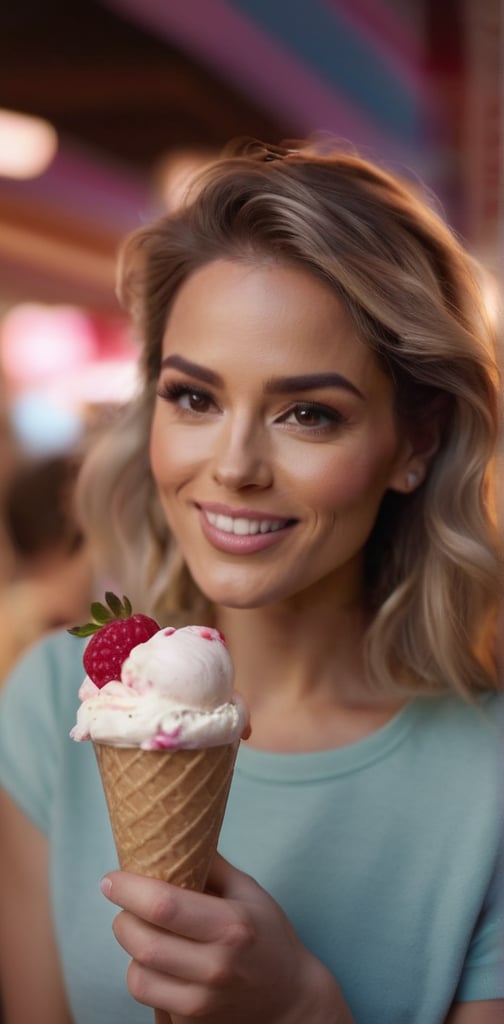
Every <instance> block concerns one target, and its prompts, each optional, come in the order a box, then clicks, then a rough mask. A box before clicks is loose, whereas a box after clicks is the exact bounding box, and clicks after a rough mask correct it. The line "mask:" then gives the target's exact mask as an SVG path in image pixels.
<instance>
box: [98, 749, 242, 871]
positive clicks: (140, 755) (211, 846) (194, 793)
mask: <svg viewBox="0 0 504 1024" xmlns="http://www.w3.org/2000/svg"><path fill="white" fill-rule="evenodd" d="M94 749H95V753H96V757H97V760H98V766H99V769H100V774H101V778H102V782H103V788H104V790H105V796H106V800H107V805H108V810H109V816H110V822H111V825H112V832H113V835H114V840H115V844H116V848H117V854H118V857H119V864H120V866H121V868H122V869H123V871H132V872H133V873H134V874H141V875H148V876H150V877H152V878H161V879H163V881H166V882H172V883H173V884H174V885H180V886H182V887H183V888H186V889H195V890H199V891H203V889H204V888H205V883H206V879H207V874H208V871H209V868H210V863H211V860H212V857H213V854H214V852H215V850H216V848H217V842H218V838H219V832H220V828H221V825H222V819H223V817H224V811H225V808H226V801H227V796H228V792H229V786H230V784H231V777H232V774H233V766H234V760H235V756H236V746H234V745H227V746H222V747H209V748H207V749H206V750H180V749H179V750H140V749H139V748H138V747H135V748H130V747H112V746H107V745H106V744H101V743H95V744H94Z"/></svg>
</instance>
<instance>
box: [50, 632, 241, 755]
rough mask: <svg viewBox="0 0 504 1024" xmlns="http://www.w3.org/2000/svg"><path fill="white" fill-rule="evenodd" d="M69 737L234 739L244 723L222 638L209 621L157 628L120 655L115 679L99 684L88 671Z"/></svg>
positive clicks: (175, 742) (207, 743)
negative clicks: (142, 641) (148, 636)
mask: <svg viewBox="0 0 504 1024" xmlns="http://www.w3.org/2000/svg"><path fill="white" fill-rule="evenodd" d="M79 697H80V699H81V706H80V708H79V710H78V713H77V723H76V725H75V726H74V728H73V729H72V731H71V734H70V735H71V737H72V739H74V740H77V741H80V740H89V739H91V740H93V741H94V742H96V743H107V744H110V745H112V746H118V747H141V749H142V750H159V749H165V748H179V747H183V748H186V749H194V748H200V747H215V746H221V745H223V744H228V743H236V742H237V741H238V740H239V738H240V736H241V735H242V733H243V731H244V729H245V726H246V723H247V711H246V708H245V705H244V703H243V701H242V700H241V698H240V697H239V696H238V695H237V694H233V665H232V661H231V658H230V655H229V651H228V649H227V647H226V644H225V641H224V638H223V636H222V634H221V633H219V631H218V630H216V629H211V628H210V627H207V626H186V627H183V628H182V629H173V628H172V627H171V626H169V627H166V628H164V629H160V630H159V631H158V632H157V633H154V635H153V636H151V637H150V639H149V640H147V641H145V642H144V643H140V644H137V645H136V646H135V647H134V648H133V649H132V650H131V652H130V654H129V655H128V657H127V658H126V659H125V661H124V662H123V665H122V669H121V678H120V679H119V680H111V681H110V682H108V683H106V684H105V686H102V687H101V688H99V687H97V686H96V685H95V684H94V683H93V682H92V680H91V679H89V677H88V676H86V678H85V680H84V682H83V684H82V686H81V688H80V691H79Z"/></svg>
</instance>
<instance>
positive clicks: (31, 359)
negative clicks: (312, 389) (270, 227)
mask: <svg viewBox="0 0 504 1024" xmlns="http://www.w3.org/2000/svg"><path fill="white" fill-rule="evenodd" d="M503 49H504V27H503V15H502V5H501V2H500V0H442V2H440V0H72V3H66V2H58V0H43V2H41V0H31V2H30V0H16V2H15V3H12V4H3V5H2V7H1V9H0V108H1V109H0V467H1V470H0V488H1V490H2V494H3V495H4V505H5V507H6V509H7V510H8V514H6V515H5V516H4V517H3V522H4V526H3V529H4V533H5V538H4V543H3V544H2V545H1V546H0V548H1V551H2V552H3V554H2V555H1V558H0V582H1V581H4V580H5V581H7V583H8V584H9V585H11V584H12V585H15V586H16V587H17V589H18V590H19V588H20V586H21V584H22V585H23V586H25V584H26V580H27V578H28V577H29V578H30V580H33V576H34V575H35V577H36V579H37V580H39V577H40V576H42V577H43V578H44V579H45V577H44V573H45V572H46V570H47V566H48V565H49V566H50V567H51V568H50V571H51V572H52V571H53V562H54V555H55V551H56V549H57V548H58V544H57V543H56V541H55V538H54V536H51V535H50V534H51V531H50V530H49V529H46V532H45V533H44V532H43V530H42V522H43V515H42V509H43V507H44V503H46V504H47V505H48V507H49V509H51V508H55V502H60V504H61V503H63V504H61V509H63V510H67V509H68V508H69V503H68V497H69V493H70V491H71V481H72V479H73V474H74V470H75V463H76V461H77V462H78V460H79V457H80V452H81V446H82V443H83V439H85V438H86V437H88V436H89V434H90V432H91V433H92V431H93V430H94V429H99V426H100V424H101V423H102V422H103V421H104V419H105V420H106V418H107V416H108V414H109V412H110V410H112V409H114V408H115V406H116V405H117V404H118V403H121V402H122V401H124V400H127V398H128V396H129V395H130V394H131V391H132V388H133V387H134V384H135V360H136V351H135V348H134V345H133V343H132V340H131V338H130V336H129V332H128V325H127V323H125V321H124V318H123V316H122V314H121V311H120V310H119V308H118V305H117V302H116V299H115V294H114V267H115V257H116V252H117V248H118V245H119V242H120V240H121V239H122V238H123V236H124V235H125V234H126V233H127V232H128V231H130V230H131V229H133V228H135V227H137V226H139V225H141V224H143V223H145V222H146V221H148V220H149V219H151V218H152V217H154V216H156V215H157V214H158V213H159V212H161V211H162V210H163V209H165V208H169V207H170V206H171V205H173V204H174V203H176V201H177V195H178V194H179V191H180V187H181V183H183V181H184V176H186V175H187V174H188V173H191V171H192V170H194V168H196V167H197V166H198V165H200V164H201V163H204V162H205V161H208V160H211V159H212V157H213V156H214V155H216V154H217V153H218V152H219V149H220V148H221V147H222V145H223V144H224V143H226V142H227V141H228V140H229V139H230V138H232V137H233V136H240V135H248V136H255V137H258V138H261V139H263V140H265V141H269V142H278V141H280V140H282V139H285V138H299V137H302V136H305V135H306V134H308V133H311V132H319V131H327V132H330V133H332V134H334V135H335V136H336V137H338V138H341V139H343V140H345V141H346V142H350V143H352V144H354V145H355V146H356V147H357V148H358V149H359V150H360V151H361V152H362V153H363V154H364V155H366V156H369V157H371V158H374V159H377V160H378V161H380V162H381V163H382V164H383V165H385V166H387V167H390V168H391V169H393V170H396V171H400V172H402V173H405V174H407V175H408V176H410V177H411V178H412V179H413V180H416V181H421V182H423V183H424V184H425V185H426V186H427V187H428V188H429V189H431V190H432V191H433V192H434V193H435V194H436V195H437V196H438V197H439V200H440V201H441V204H442V207H443V210H444V213H445V216H446V218H447V220H448V221H449V222H450V223H451V224H452V226H453V227H454V228H455V229H456V230H457V231H458V232H459V234H460V235H461V236H462V238H463V240H464V241H465V242H466V243H467V244H468V245H469V247H470V248H471V249H472V251H473V252H474V253H475V255H477V256H478V257H479V258H480V259H481V260H482V261H483V263H484V265H485V266H486V267H487V268H488V270H489V272H490V273H491V274H492V275H494V277H495V278H497V279H498V277H499V273H500V271H501V270H502V263H503V252H504V241H503V226H502V225H503V219H504V218H503V209H502V198H501V195H502V191H503V184H504V180H503V134H504V133H503V131H502V127H503V110H502V107H503V96H504V93H503V89H502V77H503V76H502V66H503ZM19 115H22V116H21V117H19ZM488 301H489V304H491V305H492V308H494V309H496V305H495V304H496V290H495V289H493V288H492V287H491V286H490V285H489V291H488ZM55 465H56V466H57V469H56V470H55ZM58 473H59V476H58ZM51 474H52V476H51ZM61 495H63V497H61ZM9 502H10V504H9ZM65 503H66V504H65ZM20 509H22V510H23V512H24V513H26V510H27V509H30V510H31V513H32V521H31V525H30V524H29V526H30V529H31V530H32V534H33V536H32V537H31V540H30V542H29V544H28V549H27V547H26V532H25V534H24V540H23V539H22V536H23V535H22V536H21V539H20V533H19V520H20V517H21V512H20ZM61 514H62V515H63V511H62V512H61ZM65 515H66V511H65ZM21 518H22V517H21ZM25 518H26V516H25ZM48 519H49V520H51V516H50V515H49V517H48ZM65 522H66V520H65ZM67 525H68V524H67ZM24 528H25V531H26V523H25V525H24ZM65 530H66V526H65V528H64V529H63V527H61V528H60V529H59V531H58V537H59V538H61V537H62V536H65V537H66V540H65V545H64V546H63V548H61V545H60V548H61V550H58V558H59V557H60V556H61V558H63V560H64V563H65V565H66V561H67V556H68V554H69V553H72V552H73V554H75V553H76V552H77V553H78V552H79V550H80V546H79V545H80V542H79V540H78V538H77V540H76V537H75V533H74V532H72V531H73V525H72V524H71V523H70V524H69V525H68V531H69V532H68V536H67V534H66V533H65ZM21 534H22V531H21ZM30 545H31V547H30ZM37 545H38V547H37ZM76 545H77V546H76ZM30 552H31V553H30ZM34 552H37V553H36V555H35V554H34ZM37 559H38V561H37ZM79 566H80V568H79V570H78V571H79V572H81V573H82V565H81V563H80V562H79ZM83 579H84V582H83V583H82V593H83V594H85V597H86V601H87V589H86V588H88V587H89V579H88V577H83ZM80 580H81V577H80V576H79V581H80ZM72 581H73V582H72ZM61 586H62V585H61V583H60V589H61ZM78 587H81V582H79V584H78V586H77V584H76V583H75V580H74V577H73V576H72V577H71V582H70V583H69V584H68V588H69V589H68V593H69V594H70V593H72V594H73V595H74V596H75V595H76V594H77V592H78V593H79V595H80V594H81V590H79V589H78ZM25 589H26V588H25ZM43 595H44V596H43V598H42V601H41V603H42V605H44V606H45V611H50V614H47V615H45V618H44V622H43V623H40V622H39V621H38V620H37V619H36V612H35V611H34V612H33V616H32V617H33V619H34V620H35V621H34V625H33V630H30V633H32V632H36V631H37V630H39V629H40V628H42V625H44V624H47V623H46V619H48V620H49V625H53V624H58V623H59V622H60V621H62V620H64V619H65V618H72V617H74V616H76V615H77V613H78V612H79V610H80V607H77V605H78V602H77V601H76V602H74V604H73V605H72V603H71V602H70V598H69V597H68V599H67V603H66V604H65V602H63V608H59V609H53V608H52V607H50V608H49V605H50V604H51V603H50V602H48V597H47V591H43ZM22 596H23V601H26V593H25V591H23V595H22ZM23 601H21V606H22V607H24V608H25V607H26V604H23ZM9 602H10V604H9V606H10V607H11V608H12V607H14V604H15V602H14V601H13V599H12V593H11V594H10V595H9ZM39 604H40V596H39ZM24 617H25V618H26V614H25V613H24ZM4 633H5V630H4ZM23 642H24V638H23ZM0 670H1V666H0Z"/></svg>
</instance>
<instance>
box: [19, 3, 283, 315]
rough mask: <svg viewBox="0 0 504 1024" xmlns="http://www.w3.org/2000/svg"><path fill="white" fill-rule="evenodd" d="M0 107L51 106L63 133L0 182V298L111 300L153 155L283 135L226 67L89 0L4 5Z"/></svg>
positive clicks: (149, 199)
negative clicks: (41, 171) (49, 149)
mask: <svg viewBox="0 0 504 1024" xmlns="http://www.w3.org/2000/svg"><path fill="white" fill-rule="evenodd" d="M0 106H4V107H7V108H10V109H14V110H19V111H23V112H25V113H31V114H36V115H39V116H42V117H45V118H47V119H48V120H49V121H50V122H51V123H52V124H53V125H54V126H55V127H56V129H57V131H58V134H59V138H60V146H59V153H58V156H57V158H56V161H55V163H54V166H53V167H51V169H50V171H49V172H46V174H45V175H44V176H43V177H42V178H40V179H37V180H35V181H33V182H11V181H8V180H7V179H3V180H0V303H1V302H2V300H3V304H4V305H5V304H6V303H7V304H10V303H12V302H13V301H18V300H20V299H21V300H22V299H27V298H30V299H35V300H42V301H50V302H58V301H66V302H77V303H79V304H83V305H88V306H93V307H97V308H103V309H105V310H109V309H110V310H111V311H114V310H115V305H116V304H115V297H114V266H115V258H116V251H117V246H118V243H119V240H120V238H121V237H122V236H123V235H124V233H125V232H126V231H128V230H130V229H131V228H133V227H135V226H137V223H138V222H139V220H141V219H145V218H146V217H148V216H150V215H151V212H152V210H153V209H154V197H153V194H152V180H153V171H154V168H155V166H156V163H157V161H158V160H159V159H161V158H164V157H165V156H166V155H167V154H168V153H170V152H171V151H173V150H177V149H180V148H197V149H203V150H206V149H212V150H218V149H219V148H220V147H221V146H222V145H223V144H224V143H225V142H226V141H227V140H228V139H229V138H231V137H233V136H235V135H238V134H250V135H254V136H256V137H259V138H265V139H271V140H276V139H278V137H279V135H280V134H282V130H281V128H280V125H279V123H278V122H277V121H276V120H275V118H274V117H272V116H271V115H270V114H269V113H268V112H267V111H266V110H263V109H260V107H259V106H258V105H255V104H254V103H253V102H252V101H251V100H250V99H248V98H247V97H246V96H245V95H244V94H240V92H238V91H237V90H236V88H234V87H233V86H232V85H228V84H227V83H226V82H225V81H224V80H223V78H221V77H219V76H218V75H217V74H214V73H212V71H211V70H208V69H207V68H206V67H205V66H204V65H203V64H202V63H200V62H199V61H197V60H196V59H192V58H191V56H189V55H188V54H187V53H185V52H183V51H181V50H178V49H176V48H175V47H174V46H171V45H170V44H169V42H167V41H166V40H165V39H163V38H159V37H156V34H155V33H154V32H150V31H148V30H144V29H143V28H142V27H141V26H139V25H138V24H135V22H134V21H131V20H129V19H128V18H123V17H121V15H120V13H117V12H115V11H113V10H111V9H110V8H108V7H107V5H106V4H102V3H99V2H95V0H72V2H71V3H65V2H59V0H43V2H40V0H19V2H14V3H12V4H3V5H2V6H1V10H0ZM284 127H286V128H289V125H288V124H287V125H285V126H284Z"/></svg>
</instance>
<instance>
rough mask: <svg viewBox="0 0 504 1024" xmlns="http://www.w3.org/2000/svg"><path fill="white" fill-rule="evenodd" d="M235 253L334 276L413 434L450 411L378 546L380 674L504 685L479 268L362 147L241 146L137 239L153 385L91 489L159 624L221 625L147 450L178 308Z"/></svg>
mask: <svg viewBox="0 0 504 1024" xmlns="http://www.w3.org/2000/svg"><path fill="white" fill-rule="evenodd" d="M220 258H228V259H233V260H237V259H240V260H254V259H259V260H261V259H265V258H266V259H273V260H276V261H278V262H281V263H286V264H291V265H292V264H294V265H297V266H301V267H303V268H305V269H306V270H307V271H309V272H310V273H312V274H314V275H316V276H317V277H318V278H320V279H322V280H323V281H324V282H325V283H326V284H327V285H328V286H329V287H330V288H331V289H332V290H333V292H334V293H335V294H336V295H337V296H338V297H339V299H340V300H342V301H343V302H344V303H345V305H346V307H347V309H348V310H349V312H350V315H351V317H352V318H353V321H354V323H355V326H356V329H357V331H358V335H359V336H360V338H361V339H362V341H363V342H364V343H366V344H367V345H369V347H370V348H371V349H372V350H373V352H374V353H375V354H376V357H377V358H378V360H379V361H380V363H381V365H382V366H383V367H384V368H385V370H386V372H387V373H388V374H389V375H390V377H391V379H392V380H393V383H394V390H395V396H396V408H397V417H398V420H399V422H400V423H403V424H408V423H410V424H411V423H419V422H425V421H427V422H428V421H429V419H430V418H431V417H432V416H433V415H436V416H438V417H439V416H441V419H442V438H441V444H440V447H439V450H438V451H437V454H436V456H435V458H434V460H433V462H432V465H431V468H430V471H429V473H428V475H427V478H426V480H425V481H424V483H423V484H422V485H421V486H420V487H418V489H417V490H416V491H415V492H414V493H412V494H408V495H402V494H396V493H392V492H389V493H387V495H386V496H385V499H384V501H383V504H382V508H381V510H380V513H379V515H378V520H377V522H376V524H375V527H374V530H373V532H372V535H371V537H370V538H369V542H368V545H367V560H366V572H367V584H368V593H369V600H370V607H371V609H372V616H371V626H370V628H369V631H368V635H367V640H366V655H367V662H368V667H369V672H370V677H371V678H372V679H373V680H375V681H376V682H377V683H379V684H380V685H381V686H382V687H383V688H384V689H385V690H387V691H389V692H392V691H394V692H397V690H398V688H399V689H400V690H401V691H404V690H409V691H411V692H417V693H438V692H444V691H447V690H450V689H455V690H457V691H458V692H459V693H460V694H462V695H464V696H465V697H469V696H470V695H471V694H474V693H475V691H478V690H482V689H488V688H493V687H495V686H496V685H497V684H496V675H495V666H494V649H493V647H494V642H495V620H496V611H497V607H498V602H499V599H500V586H501V581H500V576H501V565H500V553H499V548H498V539H497V532H496V526H495V508H494V497H493V467H494V458H495V450H496V443H497V439H498V430H499V419H500V416H499V399H498V395H499V382H498V371H497V366H496V362H495V355H494V352H495V338H494V331H493V328H492V325H491V323H490V322H489V318H488V317H487V314H486V309H485V303H484V301H483V298H482V294H481V290H480V286H479V283H478V270H477V267H476V265H475V264H474V262H473V261H472V260H471V258H470V257H469V256H468V254H467V253H466V252H465V251H464V248H463V247H462V246H461V245H460V244H459V242H458V240H457V239H456V237H455V236H454V234H453V233H452V232H451V231H450V229H449V228H448V227H447V226H446V224H445V223H444V221H443V218H442V216H441V215H440V214H438V213H437V212H436V211H435V209H434V208H433V205H432V203H431V202H430V200H429V199H428V198H424V197H422V196H421V195H420V192H419V190H418V188H417V187H416V186H415V187H412V186H410V185H409V184H407V183H405V182H403V181H402V180H400V179H399V178H398V177H397V176H394V175H392V174H390V173H388V172H386V171H384V170H382V169H381V168H379V167H378V166H375V165H373V164H371V163H369V162H368V161H366V160H363V159H361V158H360V157H358V156H356V155H354V154H352V153H350V154H349V153H341V152H324V153H320V152H319V151H318V149H317V146H313V145H311V144H297V145H296V146H294V147H293V148H289V149H287V148H283V147H268V146H264V145H262V144H260V143H246V144H245V143H241V144H240V145H239V146H238V147H237V148H235V150H234V151H233V152H228V153H227V154H225V155H224V156H223V158H222V159H221V160H219V161H218V162H216V163H215V164H214V165H213V166H212V167H210V168H209V169H207V170H206V171H205V172H204V173H203V175H202V176H201V177H200V178H199V180H198V181H197V184H196V185H195V186H194V187H193V189H192V192H191V193H190V194H189V195H188V197H187V200H186V202H185V203H184V204H183V205H182V206H181V207H180V208H179V209H178V210H177V211H176V212H175V213H174V214H172V215H170V216H166V217H164V218H162V219H160V220H159V221H158V222H157V223H154V224H152V225H149V226H147V227H143V228H141V229H140V230H138V231H136V232H135V233H133V235H131V236H130V237H129V238H128V239H127V240H126V242H125V245H124V248H123V250H122V254H121V258H120V262H119V296H120V299H121V301H122V302H123V304H124V306H125V308H126V309H127V310H128V311H129V313H130V315H131V317H132V321H133V324H134V327H135V331H136V334H137V337H138V340H139V342H140V344H141V360H140V366H141V373H142V387H141V392H140V393H139V394H138V396H137V397H136V398H135V399H134V400H133V401H131V403H129V404H128V406H126V407H125V408H124V410H123V411H122V413H121V415H120V417H119V419H118V421H117V422H116V423H115V424H114V426H113V428H112V429H111V430H110V431H109V432H108V433H107V434H106V435H105V436H104V437H103V438H102V439H101V440H100V442H99V443H98V444H97V445H96V446H95V447H94V449H93V450H92V451H91V453H90V455H89V457H88V459H87V461H86V463H85V466H84V470H83V473H82V475H81V481H80V487H79V494H80V506H81V510H82V518H83V522H84V527H85V529H86V532H87V533H88V535H89V536H90V537H91V539H92V540H94V541H95V545H96V550H97V552H98V555H99V558H100V559H101V562H102V564H105V565H106V566H107V568H108V569H109V571H111V572H112V573H113V574H114V576H115V577H117V578H118V579H119V580H120V581H121V583H122V584H123V587H124V590H125V592H126V593H128V594H129V595H130V596H131V597H132V598H133V600H134V602H135V603H136V605H137V607H141V608H142V609H143V610H146V611H150V612H152V613H154V614H157V615H158V617H160V619H161V621H163V622H166V621H168V620H169V619H171V620H172V621H173V620H175V621H177V620H178V621H184V620H187V618H188V617H189V618H192V619H193V621H194V620H195V619H196V618H199V619H200V620H206V621H209V620H211V614H212V610H211V608H210V607H209V605H208V602H207V601H206V598H205V597H204V595H203V594H201V593H200V592H199V591H198V590H197V587H196V585H195V584H194V582H193V581H192V579H191V578H190V577H189V573H188V570H187V568H186V567H185V565H184V563H183V560H182V557H181V555H180V552H179V551H178V548H177V545H176V543H175V541H174V539H173V537H172V536H171V535H170V534H169V531H168V528H167V525H166V522H165V519H164V516H163V514H162V512H161V509H160V505H159V502H158V497H157V494H156V490H155V486H154V483H153V479H152V476H151V472H150V467H149V458H148V441H149V432H150V424H151V417H152V412H153V405H154V398H155V391H156V383H157V379H158V374H159V367H160V355H161V346H162V337H163V332H164V328H165V324H166V321H167V317H168V316H169V313H170V306H171V304H172V302H173V300H174V296H175V295H176V293H177V290H178V288H179V287H180V285H181V284H182V283H183V282H184V281H185V280H186V279H187V278H188V277H189V275H190V274H191V273H193V271H195V270H196V269H198V268H199V267H201V266H203V265H204V264H207V263H209V262H211V261H212V260H216V259H220Z"/></svg>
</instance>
